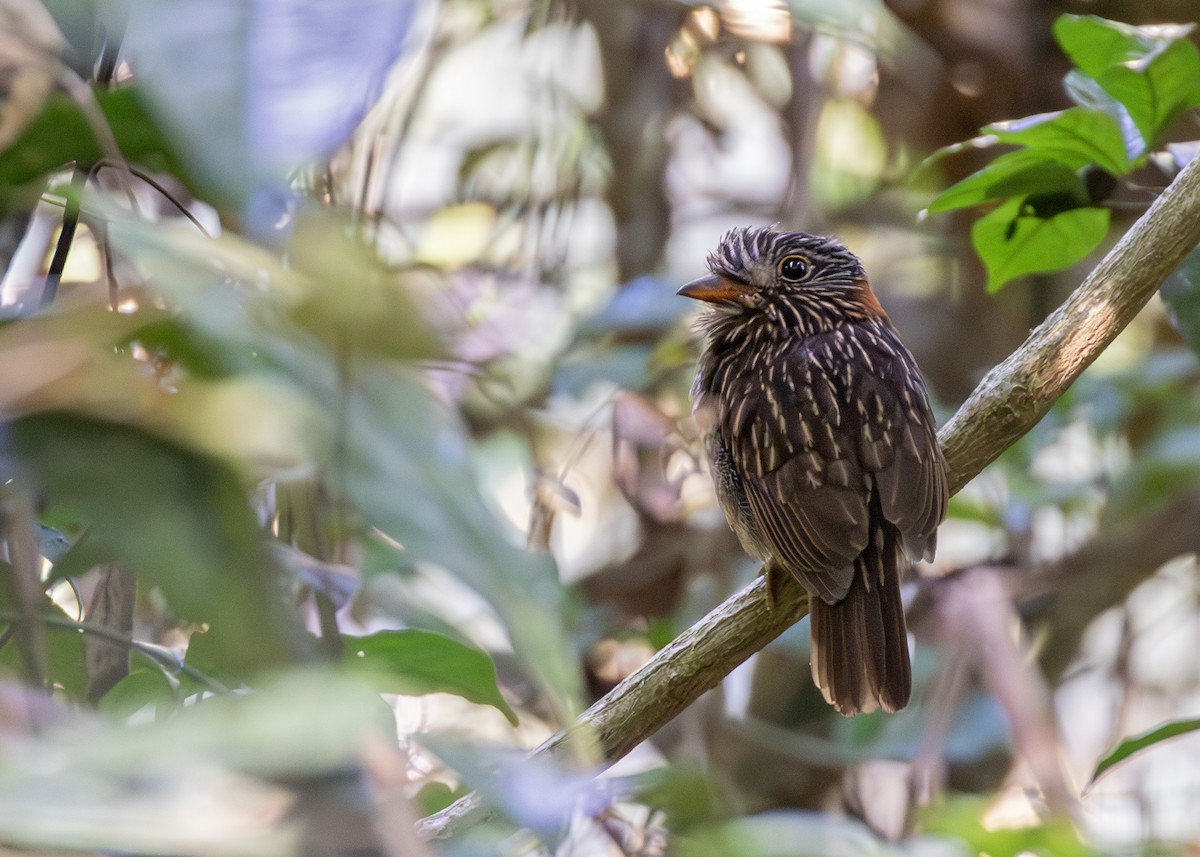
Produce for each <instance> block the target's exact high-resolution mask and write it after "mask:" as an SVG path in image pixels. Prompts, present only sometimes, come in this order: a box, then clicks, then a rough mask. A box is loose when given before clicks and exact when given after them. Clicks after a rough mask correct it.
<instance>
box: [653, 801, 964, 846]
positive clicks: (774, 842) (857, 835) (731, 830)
mask: <svg viewBox="0 0 1200 857" xmlns="http://www.w3.org/2000/svg"><path fill="white" fill-rule="evenodd" d="M672 845H673V848H672V853H673V854H678V855H680V857H827V855H830V854H837V855H840V856H841V857H888V856H889V855H891V857H899V855H900V854H901V853H903V852H902V851H901V850H900V849H899V848H898V847H894V846H889V845H888V844H887V843H886V842H884V841H883V840H881V839H879V838H878V837H876V836H875V835H874V834H873V833H871V831H870V830H869V829H867V827H866V825H864V824H862V823H861V822H859V821H853V820H851V819H846V818H837V817H834V816H830V815H825V814H823V813H817V812H803V811H798V810H776V811H773V812H763V813H759V814H757V815H749V816H743V817H741V818H737V819H734V820H732V821H727V822H723V823H721V824H716V825H711V826H709V827H705V828H697V829H695V830H691V831H689V832H688V833H687V834H686V835H684V836H680V837H679V838H678V839H677V840H676V841H675V842H673V843H672ZM950 853H951V854H952V855H954V857H960V855H959V854H958V853H957V852H950ZM961 857H967V855H966V853H965V852H962V854H961Z"/></svg>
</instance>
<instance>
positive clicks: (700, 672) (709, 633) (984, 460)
mask: <svg viewBox="0 0 1200 857" xmlns="http://www.w3.org/2000/svg"><path fill="white" fill-rule="evenodd" d="M1198 243H1200V158H1196V159H1193V160H1192V161H1191V163H1189V164H1188V165H1187V166H1186V167H1185V168H1184V169H1183V171H1182V172H1180V173H1179V175H1178V176H1176V178H1175V180H1174V181H1173V182H1171V184H1170V185H1169V186H1168V187H1167V189H1166V190H1164V191H1163V193H1162V194H1161V195H1160V196H1159V197H1158V199H1157V200H1155V202H1154V204H1153V205H1152V206H1151V207H1150V209H1149V211H1147V212H1146V213H1145V214H1144V215H1142V217H1141V218H1139V219H1138V221H1137V222H1136V223H1135V224H1134V225H1133V227H1132V228H1131V229H1130V230H1129V232H1127V233H1126V234H1125V236H1124V237H1123V238H1122V239H1121V240H1120V241H1119V242H1118V243H1117V245H1116V246H1115V247H1113V249H1112V250H1111V251H1110V252H1109V253H1108V255H1107V256H1105V257H1104V259H1103V261H1101V262H1100V264H1099V265H1098V266H1097V267H1096V269H1095V270H1093V271H1092V273H1091V274H1089V275H1088V277H1087V279H1086V280H1084V282H1083V284H1082V285H1080V286H1079V288H1078V289H1076V290H1075V291H1074V292H1073V293H1072V294H1071V296H1070V297H1069V298H1067V300H1066V302H1065V303H1064V304H1063V305H1062V306H1060V307H1059V308H1058V309H1056V310H1055V311H1054V312H1053V313H1051V314H1050V316H1049V317H1048V318H1047V319H1046V320H1045V321H1044V322H1043V323H1042V324H1041V325H1039V326H1038V327H1037V328H1036V329H1035V330H1034V331H1033V332H1032V333H1030V335H1029V338H1028V339H1026V340H1025V342H1024V344H1022V345H1021V347H1020V348H1018V349H1017V350H1016V351H1014V352H1013V353H1012V354H1011V355H1010V356H1009V357H1008V359H1006V360H1005V361H1004V362H1003V363H1001V364H1000V365H998V366H996V367H995V368H994V369H992V370H991V371H990V372H989V373H988V374H987V376H986V377H985V378H984V379H983V380H982V381H981V382H980V384H979V386H978V387H977V388H976V389H975V392H974V393H972V394H971V397H970V398H969V399H967V401H966V402H964V403H963V406H962V407H961V408H959V409H958V412H957V413H956V414H955V415H954V416H953V417H952V418H951V419H950V421H949V422H947V423H946V425H945V426H943V427H942V430H941V432H940V433H939V435H938V440H939V442H940V443H941V445H942V450H943V451H944V452H945V454H946V465H947V468H948V470H949V476H950V489H951V491H952V492H957V491H959V490H960V489H961V488H962V487H963V486H964V485H966V484H967V482H969V481H970V480H971V479H973V478H974V477H975V476H976V475H978V474H979V472H980V471H981V470H983V468H985V467H986V466H987V465H988V464H990V463H991V462H993V461H995V460H996V458H997V456H999V455H1000V453H1002V452H1003V451H1004V450H1005V449H1007V448H1008V447H1009V446H1011V445H1012V444H1013V443H1015V442H1016V441H1017V440H1018V439H1019V438H1020V437H1021V436H1022V435H1023V434H1025V432H1027V431H1029V429H1031V428H1032V427H1033V426H1034V425H1035V424H1036V423H1037V421H1038V420H1040V419H1041V418H1042V417H1043V416H1044V415H1045V414H1046V412H1047V411H1048V410H1050V407H1051V406H1052V405H1053V404H1054V402H1055V401H1056V400H1057V399H1058V398H1059V397H1060V396H1061V395H1062V394H1063V393H1064V392H1066V390H1067V388H1068V387H1070V386H1071V384H1072V383H1073V382H1074V381H1075V379H1076V378H1078V377H1079V375H1080V374H1081V373H1082V372H1083V370H1084V369H1086V368H1087V367H1088V366H1089V365H1090V364H1091V363H1092V361H1093V360H1095V359H1096V357H1098V356H1099V355H1100V353H1101V352H1102V351H1104V349H1105V348H1107V347H1108V345H1109V343H1111V342H1112V341H1113V340H1114V339H1115V338H1116V337H1117V334H1119V333H1120V332H1121V331H1122V330H1124V329H1125V327H1126V325H1128V324H1129V322H1130V321H1132V320H1133V317H1134V316H1135V315H1137V313H1138V312H1139V311H1140V310H1141V309H1142V307H1144V306H1145V305H1146V302H1147V301H1149V300H1150V298H1151V296H1152V295H1153V294H1154V293H1155V291H1157V290H1158V288H1159V286H1161V285H1162V283H1163V280H1165V279H1166V277H1167V275H1169V274H1170V273H1171V272H1172V271H1174V270H1175V269H1176V268H1178V267H1179V265H1180V263H1181V262H1182V261H1183V259H1184V257H1185V256H1186V255H1187V254H1188V253H1189V252H1190V251H1191V250H1192V248H1194V247H1195V246H1196V245H1197V244H1198ZM807 607H808V603H807V599H806V596H805V595H804V593H803V592H802V591H800V588H799V587H798V586H796V587H788V588H787V589H786V590H785V594H784V595H783V597H782V599H781V601H780V603H779V604H777V606H776V608H775V609H774V610H771V609H769V608H768V607H767V605H766V587H765V584H764V579H763V578H761V577H760V578H758V579H757V580H756V581H754V583H752V584H750V585H749V586H747V587H746V588H745V589H743V590H742V591H741V592H738V593H736V594H735V595H733V596H731V597H730V598H729V599H728V600H726V601H725V602H724V603H723V604H721V605H720V606H718V607H717V608H716V609H714V610H713V611H712V612H711V613H709V614H708V615H707V616H705V617H704V618H703V619H701V620H700V621H699V622H697V623H696V624H695V625H693V626H692V627H691V628H689V629H688V630H687V631H685V632H684V633H683V634H681V635H680V636H679V637H678V638H677V639H676V640H674V641H673V642H672V643H671V644H670V645H668V646H667V647H666V648H664V649H662V650H661V651H659V652H658V653H657V654H656V655H655V656H654V657H653V658H651V659H650V661H649V662H647V663H646V664H645V665H644V666H643V667H642V668H641V669H640V670H638V671H637V672H636V673H634V674H633V675H631V676H629V677H628V678H626V679H625V680H624V681H623V682H621V683H620V684H619V685H617V686H616V687H615V688H613V689H612V690H611V691H610V692H609V693H608V694H607V695H606V696H605V697H604V698H603V699H601V700H599V701H598V702H597V703H596V704H595V705H593V706H592V707H591V708H589V709H588V710H587V711H585V712H584V713H583V714H582V715H581V716H580V717H579V719H578V720H577V721H576V724H575V726H574V727H572V729H571V730H569V731H568V732H566V733H560V734H559V735H556V736H554V737H553V738H551V739H550V740H549V741H547V742H546V743H545V744H543V745H542V746H541V747H539V748H538V749H537V750H536V751H535V753H544V752H549V753H556V752H561V751H562V749H563V748H564V747H565V746H567V745H568V744H569V743H570V739H571V738H572V736H574V735H575V734H578V733H583V734H588V735H590V736H591V738H590V740H592V741H593V742H594V745H595V746H596V747H598V749H599V751H600V752H601V753H602V755H603V757H604V758H605V759H606V760H608V761H609V762H613V761H616V760H617V759H620V758H621V757H622V756H624V755H625V754H626V753H628V752H629V751H630V750H631V749H633V747H635V746H637V745H638V744H639V743H641V742H642V741H644V740H646V739H647V738H649V737H650V736H651V735H653V734H654V733H655V732H657V731H658V730H659V729H660V728H661V727H662V726H664V725H665V724H666V723H668V722H669V721H670V720H671V719H672V718H674V717H675V715H677V714H678V713H679V712H680V711H682V710H683V709H684V708H686V707H687V706H688V705H690V704H691V703H693V702H694V701H695V700H696V699H697V698H698V697H699V696H700V695H701V694H703V693H704V692H705V691H707V690H710V689H711V688H713V687H716V686H717V685H718V684H719V683H720V682H721V680H722V679H724V678H725V676H726V675H728V674H729V673H730V672H731V671H732V670H733V669H734V668H735V667H737V666H738V665H739V664H741V663H742V662H743V661H745V660H746V659H747V658H748V657H750V655H752V654H754V653H755V652H757V651H758V650H760V649H761V648H763V647H764V646H765V645H767V643H769V642H771V641H772V640H774V639H775V638H776V637H778V636H779V635H780V634H782V633H783V632H784V631H785V630H787V628H788V627H790V626H791V625H792V623H794V622H796V621H797V620H798V619H800V617H802V616H803V615H804V614H805V612H807ZM486 812H487V810H486V808H485V807H484V806H483V804H482V802H481V801H480V800H479V798H478V797H477V796H476V795H475V794H470V795H467V796H466V797H464V798H462V799H460V800H459V801H457V802H456V803H454V804H453V805H451V806H450V807H448V808H447V809H445V810H443V811H442V812H439V813H437V814H435V815H431V816H429V817H428V818H426V819H423V820H422V821H421V822H420V823H419V824H418V826H417V829H418V832H419V833H420V834H421V835H422V836H424V837H429V838H436V837H443V836H448V835H450V834H451V833H452V832H453V831H454V830H456V829H459V828H461V827H464V826H466V825H469V824H471V823H474V822H476V821H479V820H480V819H481V818H482V817H483V814H484V813H486Z"/></svg>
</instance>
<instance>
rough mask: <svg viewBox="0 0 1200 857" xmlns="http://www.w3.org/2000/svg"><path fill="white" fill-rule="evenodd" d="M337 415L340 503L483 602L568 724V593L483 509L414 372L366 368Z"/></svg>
mask: <svg viewBox="0 0 1200 857" xmlns="http://www.w3.org/2000/svg"><path fill="white" fill-rule="evenodd" d="M342 406H343V408H344V413H345V420H346V428H347V440H346V443H347V453H346V458H345V461H344V470H343V471H342V474H343V478H342V483H343V484H342V487H343V490H344V491H345V492H346V495H347V496H348V497H349V498H350V499H351V500H352V501H353V502H354V504H355V506H356V507H357V508H358V509H359V510H360V511H361V513H362V514H363V516H364V517H365V518H366V519H367V520H368V521H370V522H371V523H372V524H374V525H375V526H377V527H379V529H380V530H382V531H383V532H385V533H387V534H388V535H389V536H391V537H392V538H394V539H395V540H396V541H398V542H400V543H401V544H403V545H404V547H405V550H406V551H408V553H409V556H410V558H412V559H414V560H417V559H419V560H425V561H428V562H434V563H436V564H438V565H440V566H442V567H443V568H446V569H448V570H450V571H452V572H454V573H455V574H456V575H458V576H459V577H460V578H461V579H462V580H463V581H464V582H466V583H467V584H468V585H469V586H470V587H471V588H473V589H475V590H476V591H477V592H479V594H481V595H482V596H483V597H484V598H486V599H487V600H488V601H489V602H490V603H491V604H492V606H493V607H494V608H495V609H496V611H497V613H498V614H499V615H500V617H501V619H502V620H503V621H504V624H505V625H506V627H507V628H508V631H509V633H510V634H511V635H512V640H513V646H514V648H515V649H516V650H517V653H518V654H519V655H520V657H521V659H522V661H523V663H525V664H527V665H528V666H529V667H530V668H531V669H532V670H533V671H534V673H535V675H536V676H537V678H538V679H539V681H540V682H541V683H542V686H543V687H544V688H545V689H546V690H547V692H548V693H549V694H550V696H551V698H552V699H553V700H554V701H555V703H556V705H557V706H558V707H559V709H560V710H559V714H560V716H563V717H570V716H574V714H575V713H577V711H576V710H575V709H576V708H577V706H578V704H579V699H580V696H581V687H580V676H579V670H578V666H577V663H578V662H577V659H576V658H575V656H574V649H573V647H572V645H571V644H570V642H569V638H568V636H567V632H566V628H565V626H564V617H565V616H566V615H568V608H569V606H570V605H569V603H568V601H567V599H566V593H565V591H564V590H563V588H562V585H561V584H560V583H559V580H558V575H557V572H556V570H555V567H554V563H553V561H552V560H551V559H550V558H549V557H547V556H545V555H541V554H534V553H531V552H529V551H526V550H523V549H521V548H519V547H517V546H516V545H515V544H513V542H512V541H510V534H509V533H506V532H505V530H504V528H503V527H501V525H500V523H499V521H497V520H496V518H495V516H494V515H493V514H492V513H491V511H490V510H489V509H488V507H487V506H486V505H485V504H484V503H483V499H482V497H481V496H480V494H479V491H478V488H477V486H476V483H475V479H474V475H473V473H472V471H471V469H470V467H469V465H468V461H467V448H466V444H465V442H464V438H465V430H464V429H463V427H462V426H461V425H459V424H458V423H457V422H456V420H455V417H454V416H453V415H452V414H451V413H450V412H449V411H447V410H446V409H445V408H444V407H442V406H441V405H440V404H438V403H437V402H436V401H435V400H434V398H433V397H432V396H431V395H430V394H429V391H428V390H426V389H425V388H424V386H423V385H422V384H421V383H420V382H419V381H418V380H417V379H416V378H415V377H414V376H413V375H412V374H411V373H406V372H400V371H390V370H388V369H385V368H383V367H375V368H367V367H363V368H362V369H361V371H359V372H358V374H357V376H356V378H355V379H354V381H353V383H352V386H351V388H350V389H349V390H347V391H346V392H345V393H344V395H343V398H342ZM513 535H515V534H513Z"/></svg>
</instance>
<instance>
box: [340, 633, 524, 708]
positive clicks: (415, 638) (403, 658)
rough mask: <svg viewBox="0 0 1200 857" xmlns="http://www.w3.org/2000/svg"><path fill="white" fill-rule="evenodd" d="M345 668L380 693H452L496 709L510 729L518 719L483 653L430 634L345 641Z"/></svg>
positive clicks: (345, 639)
mask: <svg viewBox="0 0 1200 857" xmlns="http://www.w3.org/2000/svg"><path fill="white" fill-rule="evenodd" d="M343 640H344V642H345V645H346V663H347V664H348V665H349V666H350V667H352V668H353V669H355V670H359V671H363V672H366V673H368V674H369V675H370V676H371V678H372V684H373V685H374V686H375V687H376V688H377V689H378V690H379V691H380V692H382V693H402V694H410V695H414V696H416V695H423V694H426V693H453V694H455V695H457V696H461V697H463V698H464V699H467V700H470V701H471V702H477V703H479V704H480V705H490V706H492V707H493V708H496V709H498V710H499V711H500V712H501V713H502V714H503V715H504V716H505V717H506V718H508V721H509V722H510V723H512V724H513V725H514V726H515V725H516V724H517V715H516V713H515V712H514V711H513V710H512V709H511V708H510V707H509V705H508V703H507V702H505V701H504V697H503V696H501V695H500V688H499V687H498V686H497V684H496V667H495V665H494V664H493V663H492V659H491V658H490V657H488V655H487V653H486V652H483V651H481V650H479V649H476V648H473V647H471V646H468V645H465V644H463V643H460V642H459V641H458V640H455V639H452V638H450V637H447V636H445V635H443V634H435V633H433V632H432V631H421V630H416V629H410V630H405V631H380V632H379V633H377V634H371V635H370V636H366V637H344V638H343Z"/></svg>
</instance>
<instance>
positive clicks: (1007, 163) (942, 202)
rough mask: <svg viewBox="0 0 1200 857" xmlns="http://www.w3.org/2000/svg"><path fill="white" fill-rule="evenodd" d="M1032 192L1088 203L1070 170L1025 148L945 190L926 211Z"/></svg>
mask: <svg viewBox="0 0 1200 857" xmlns="http://www.w3.org/2000/svg"><path fill="white" fill-rule="evenodd" d="M1032 193H1041V194H1046V193H1063V194H1066V195H1068V196H1070V197H1071V198H1074V199H1077V200H1078V202H1079V204H1080V205H1085V204H1087V188H1086V187H1085V186H1084V183H1083V180H1082V179H1081V178H1080V177H1079V175H1078V174H1077V173H1076V172H1075V171H1074V170H1073V169H1071V168H1070V167H1068V166H1066V165H1064V164H1062V163H1060V162H1058V161H1052V160H1046V159H1045V158H1043V157H1042V156H1041V155H1040V154H1039V153H1037V152H1033V151H1030V150H1028V149H1024V150H1021V151H1018V152H1007V153H1005V154H1003V155H1001V156H1000V157H998V158H996V159H995V160H994V161H992V162H991V163H990V164H988V165H987V166H986V167H984V168H983V169H981V170H978V171H977V172H974V173H971V175H969V176H967V177H966V178H965V179H963V180H962V181H959V182H956V183H955V184H953V185H951V186H950V187H948V188H946V189H945V190H944V191H942V192H941V193H940V194H938V195H937V197H935V198H934V200H933V202H931V203H930V204H929V207H928V209H926V210H927V211H928V212H929V213H930V214H938V213H940V212H943V211H952V210H954V209H957V208H966V207H968V206H972V205H978V204H979V203H981V202H986V201H987V200H989V199H1002V198H1004V197H1010V196H1025V195H1027V194H1032Z"/></svg>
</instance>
